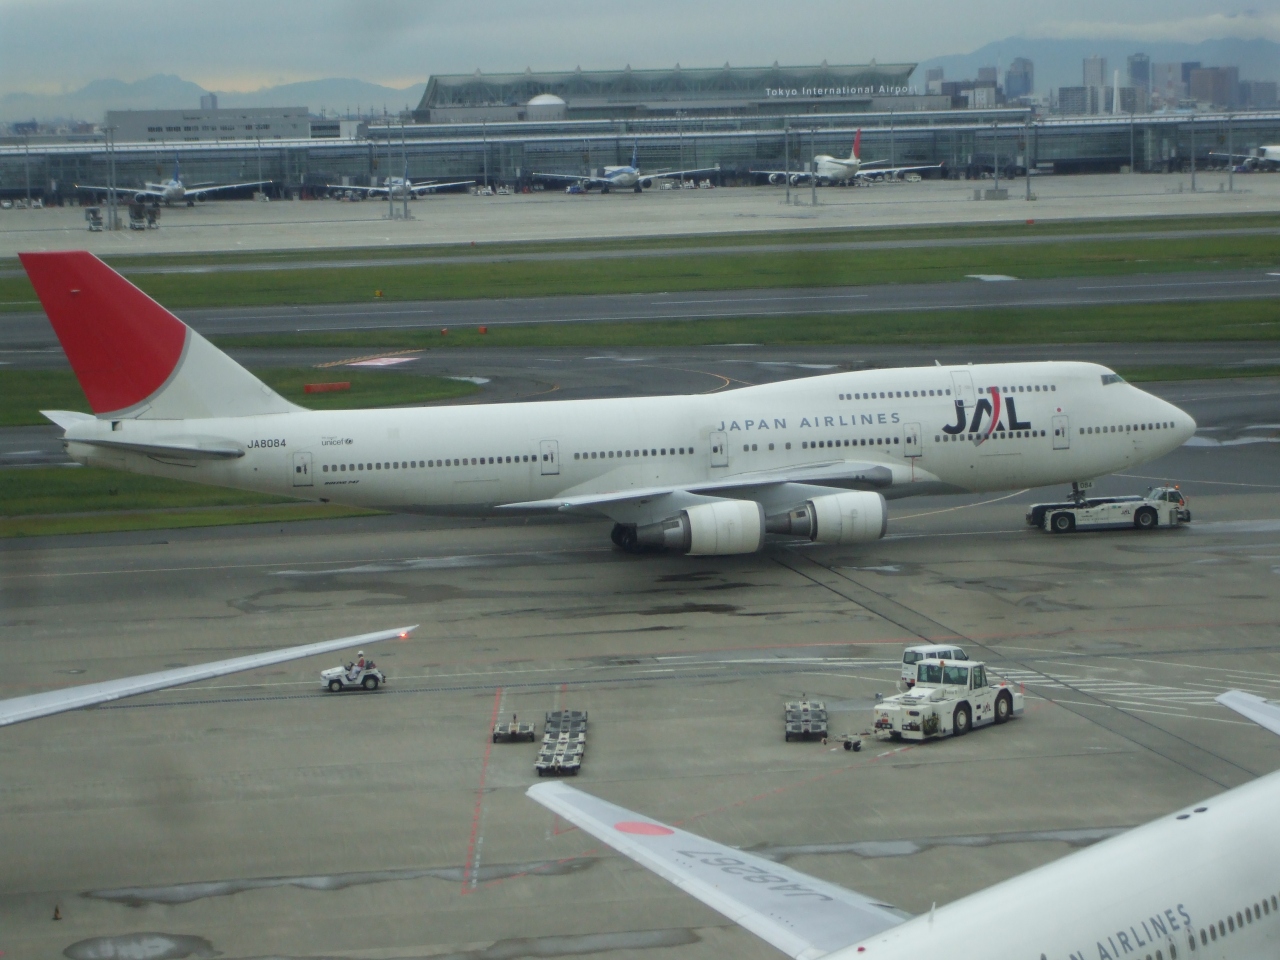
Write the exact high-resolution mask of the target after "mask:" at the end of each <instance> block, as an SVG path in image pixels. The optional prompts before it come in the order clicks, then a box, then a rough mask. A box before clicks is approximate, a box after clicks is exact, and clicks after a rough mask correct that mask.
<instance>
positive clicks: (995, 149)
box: [991, 121, 1000, 190]
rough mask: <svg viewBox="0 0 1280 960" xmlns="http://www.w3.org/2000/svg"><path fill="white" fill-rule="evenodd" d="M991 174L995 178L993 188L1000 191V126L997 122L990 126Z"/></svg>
mask: <svg viewBox="0 0 1280 960" xmlns="http://www.w3.org/2000/svg"><path fill="white" fill-rule="evenodd" d="M991 174H992V176H994V177H995V184H994V187H995V189H996V190H999V189H1000V125H999V121H992V124H991Z"/></svg>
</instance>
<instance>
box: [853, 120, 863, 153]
mask: <svg viewBox="0 0 1280 960" xmlns="http://www.w3.org/2000/svg"><path fill="white" fill-rule="evenodd" d="M853 159H855V160H860V159H862V128H861V127H859V128H858V132H857V133H855V134H854V135H853Z"/></svg>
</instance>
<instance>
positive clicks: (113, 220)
mask: <svg viewBox="0 0 1280 960" xmlns="http://www.w3.org/2000/svg"><path fill="white" fill-rule="evenodd" d="M119 207H120V201H119V199H118V198H117V197H116V128H115V127H107V229H108V230H119V229H120V210H119Z"/></svg>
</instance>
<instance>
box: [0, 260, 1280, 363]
mask: <svg viewBox="0 0 1280 960" xmlns="http://www.w3.org/2000/svg"><path fill="white" fill-rule="evenodd" d="M1277 297H1280V265H1277V268H1276V269H1275V270H1270V271H1269V270H1240V271H1225V272H1222V273H1214V272H1205V273H1192V274H1187V273H1168V274H1138V275H1133V276H1121V277H1061V278H1052V279H1021V280H1020V279H1017V278H1002V279H999V280H996V281H984V280H981V279H977V278H971V279H967V280H964V281H961V282H958V283H916V284H877V285H868V286H859V287H812V288H781V289H752V290H715V291H705V292H693V293H687V292H682V293H656V294H651V293H650V294H605V295H598V296H558V297H524V298H512V299H492V300H491V299H476V300H438V301H416V302H409V301H381V302H380V301H374V302H370V303H365V304H333V305H311V306H290V307H247V308H233V309H223V308H219V309H199V310H181V309H179V310H175V311H174V312H175V313H176V314H177V315H178V316H179V317H181V318H182V319H183V320H184V321H186V322H187V323H189V324H190V325H191V326H193V327H194V328H195V329H196V330H198V331H200V333H202V334H204V335H205V336H238V335H245V334H254V333H294V332H303V333H320V332H333V331H340V330H420V329H426V330H436V329H439V328H441V327H446V328H461V327H474V326H480V325H486V326H491V327H500V326H504V325H508V324H563V323H612V322H624V321H625V322H632V323H635V322H646V321H670V320H706V319H715V318H720V317H776V316H804V315H814V314H828V313H838V314H861V313H884V312H890V313H893V312H909V311H918V310H965V309H974V310H985V309H995V308H1000V307H1062V306H1094V305H1106V304H1150V303H1187V302H1199V303H1212V302H1214V301H1219V300H1245V299H1275V298H1277ZM56 342H57V341H56V339H55V338H54V336H53V330H52V328H51V327H50V326H49V324H48V321H47V320H46V319H45V317H44V314H43V313H42V312H40V311H38V310H33V311H31V312H27V313H11V314H3V315H0V360H3V361H8V362H14V358H13V357H12V356H10V355H8V353H7V351H12V350H29V349H33V348H39V347H43V346H49V345H53V344H55V343H56ZM19 359H20V358H19Z"/></svg>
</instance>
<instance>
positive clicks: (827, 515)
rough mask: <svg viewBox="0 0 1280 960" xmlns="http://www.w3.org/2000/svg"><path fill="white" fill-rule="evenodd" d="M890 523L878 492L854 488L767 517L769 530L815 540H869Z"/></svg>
mask: <svg viewBox="0 0 1280 960" xmlns="http://www.w3.org/2000/svg"><path fill="white" fill-rule="evenodd" d="M888 526H889V511H888V509H887V508H886V507H885V502H884V497H882V496H881V495H880V494H878V493H866V492H863V491H860V490H851V491H849V492H848V493H832V494H826V495H824V496H821V497H814V498H813V499H812V500H806V501H805V502H804V503H802V504H801V505H800V506H798V507H796V508H795V509H793V510H788V511H787V512H786V513H783V514H779V515H777V516H773V517H769V519H768V520H767V521H765V529H766V530H768V532H769V533H781V534H789V535H790V536H793V537H808V538H809V539H810V540H812V541H813V542H814V543H867V542H869V541H871V540H879V539H880V538H881V537H883V536H884V533H885V530H886V529H887V528H888Z"/></svg>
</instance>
